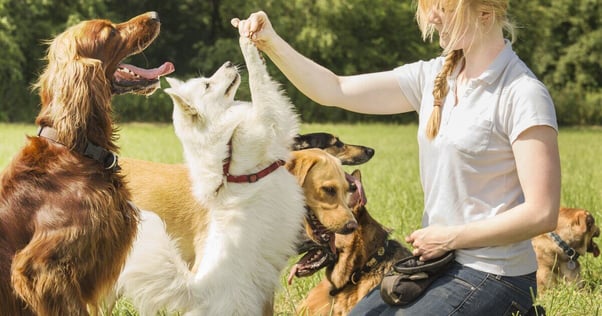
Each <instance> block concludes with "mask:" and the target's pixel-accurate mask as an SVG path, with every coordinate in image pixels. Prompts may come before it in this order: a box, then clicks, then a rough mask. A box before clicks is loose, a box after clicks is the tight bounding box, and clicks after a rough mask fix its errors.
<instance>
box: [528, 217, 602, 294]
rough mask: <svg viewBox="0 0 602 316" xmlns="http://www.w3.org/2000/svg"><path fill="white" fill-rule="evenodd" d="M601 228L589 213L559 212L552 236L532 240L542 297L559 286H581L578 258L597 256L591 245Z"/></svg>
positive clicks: (539, 291)
mask: <svg viewBox="0 0 602 316" xmlns="http://www.w3.org/2000/svg"><path fill="white" fill-rule="evenodd" d="M599 236H600V228H599V227H598V226H597V225H596V220H595V219H594V217H593V216H592V214H591V213H590V212H588V211H587V210H584V209H580V208H561V209H560V212H559V214H558V225H557V227H556V230H555V231H554V232H552V233H548V234H542V235H539V236H537V237H535V238H533V239H532V244H533V248H534V249H535V253H536V254H537V292H538V293H539V294H541V293H544V292H545V291H546V290H547V289H549V288H552V287H554V286H555V285H556V284H558V282H562V281H566V282H570V283H575V284H577V285H578V286H580V284H581V283H582V279H581V264H580V263H579V261H578V258H579V257H580V256H584V255H585V254H586V253H592V254H593V255H594V257H598V256H599V255H600V248H599V247H598V245H597V244H596V243H595V242H594V238H595V237H599Z"/></svg>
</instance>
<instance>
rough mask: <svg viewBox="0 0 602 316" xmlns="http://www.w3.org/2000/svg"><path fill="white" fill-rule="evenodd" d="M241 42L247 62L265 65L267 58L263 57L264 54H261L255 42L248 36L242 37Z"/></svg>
mask: <svg viewBox="0 0 602 316" xmlns="http://www.w3.org/2000/svg"><path fill="white" fill-rule="evenodd" d="M239 42H240V48H241V50H242V53H243V55H244V57H245V59H246V62H247V64H249V63H254V62H255V63H258V64H264V65H265V59H264V58H263V56H261V54H260V52H259V50H258V49H257V47H255V44H253V42H252V41H251V40H250V39H248V38H246V37H240V40H239Z"/></svg>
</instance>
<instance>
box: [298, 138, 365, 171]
mask: <svg viewBox="0 0 602 316" xmlns="http://www.w3.org/2000/svg"><path fill="white" fill-rule="evenodd" d="M308 148H319V149H322V150H324V151H326V152H327V153H329V154H331V155H333V156H335V157H337V158H339V159H340V160H341V163H342V164H344V165H350V166H354V165H361V164H363V163H365V162H368V160H370V159H371V158H372V156H374V149H372V148H370V147H366V146H361V145H351V144H346V143H343V142H342V141H341V140H340V139H339V138H338V137H336V136H334V135H332V134H330V133H324V132H318V133H308V134H301V135H297V137H295V143H294V144H293V148H292V149H293V150H302V149H308Z"/></svg>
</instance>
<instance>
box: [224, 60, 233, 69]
mask: <svg viewBox="0 0 602 316" xmlns="http://www.w3.org/2000/svg"><path fill="white" fill-rule="evenodd" d="M224 66H225V67H228V68H230V67H234V64H233V63H232V62H231V61H229V60H228V61H227V62H226V63H225V64H224Z"/></svg>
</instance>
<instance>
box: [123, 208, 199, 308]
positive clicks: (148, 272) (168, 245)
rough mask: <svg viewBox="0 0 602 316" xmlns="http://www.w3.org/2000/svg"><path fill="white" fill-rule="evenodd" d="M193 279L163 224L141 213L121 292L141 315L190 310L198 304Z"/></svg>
mask: <svg viewBox="0 0 602 316" xmlns="http://www.w3.org/2000/svg"><path fill="white" fill-rule="evenodd" d="M192 279H193V275H192V273H191V272H190V269H189V267H188V265H187V264H186V262H185V261H184V260H183V259H182V256H181V255H180V252H179V250H178V246H177V244H176V242H175V241H174V240H173V239H172V238H171V237H170V236H169V235H168V234H167V231H166V230H165V224H164V223H163V220H161V218H159V216H157V215H156V214H154V213H151V212H148V211H142V212H141V221H140V225H139V230H138V236H137V239H136V241H135V242H134V245H133V249H132V251H131V253H130V256H129V257H128V259H127V261H126V264H125V267H124V269H123V271H122V272H121V275H120V276H119V280H118V281H117V292H118V293H119V294H121V295H123V296H125V297H127V298H128V299H130V300H131V302H132V304H133V305H134V306H135V307H136V308H137V309H138V311H139V313H140V315H153V316H154V315H156V314H157V312H159V311H161V310H163V309H165V310H167V311H178V310H179V311H182V310H188V309H189V307H190V306H191V305H192V303H193V302H194V298H193V295H192V292H191V291H190V288H191V287H190V284H189V282H191V281H192Z"/></svg>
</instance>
